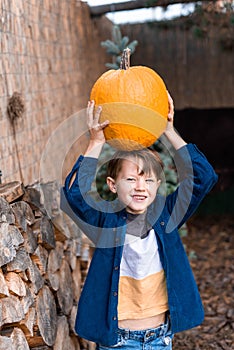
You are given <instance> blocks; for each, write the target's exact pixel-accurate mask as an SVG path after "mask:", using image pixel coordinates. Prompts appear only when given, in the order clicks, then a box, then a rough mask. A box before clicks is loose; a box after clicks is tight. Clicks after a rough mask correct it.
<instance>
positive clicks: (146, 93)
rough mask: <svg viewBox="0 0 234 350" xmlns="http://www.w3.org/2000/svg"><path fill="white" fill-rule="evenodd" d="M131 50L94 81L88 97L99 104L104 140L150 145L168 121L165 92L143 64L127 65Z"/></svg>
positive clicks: (124, 144) (122, 144)
mask: <svg viewBox="0 0 234 350" xmlns="http://www.w3.org/2000/svg"><path fill="white" fill-rule="evenodd" d="M129 57H130V50H129V49H126V50H125V51H124V53H123V56H122V61H121V68H120V69H118V70H108V71H107V72H105V73H104V74H102V75H101V77H100V78H99V79H98V80H97V81H96V82H95V84H94V86H93V88H92V91H91V94H90V100H94V101H95V104H96V105H101V106H102V113H101V122H103V121H104V120H107V119H108V120H109V121H110V124H109V125H108V126H107V127H106V128H105V129H104V134H105V137H106V140H107V142H108V143H109V144H110V145H111V146H113V147H115V148H118V149H127V150H131V149H139V148H142V147H148V146H150V145H152V144H153V143H154V142H155V141H156V140H157V139H158V138H159V136H160V135H161V134H162V133H163V131H164V130H165V128H166V124H167V115H168V96H167V90H166V86H165V84H164V82H163V80H162V78H161V77H160V76H159V75H158V74H157V73H156V72H155V71H154V70H152V69H150V68H148V67H144V66H133V67H129Z"/></svg>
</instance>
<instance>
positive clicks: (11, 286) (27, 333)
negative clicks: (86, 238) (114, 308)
mask: <svg viewBox="0 0 234 350" xmlns="http://www.w3.org/2000/svg"><path fill="white" fill-rule="evenodd" d="M41 189H42V190H41ZM81 242H82V233H81V232H80V230H79V228H78V227H77V226H76V225H75V224H74V223H73V222H72V220H70V219H69V218H68V216H66V215H65V214H64V213H63V212H62V211H61V210H60V209H59V187H58V185H57V184H56V183H54V182H51V183H48V184H43V185H41V184H36V185H33V186H28V187H26V188H25V187H24V186H23V184H21V183H19V182H12V183H9V184H4V185H0V350H5V349H8V350H18V349H21V350H28V349H34V350H39V349H41V350H46V349H54V350H73V349H74V350H75V349H78V350H79V349H82V348H86V349H89V348H90V349H91V348H92V346H93V345H92V344H90V343H85V342H84V341H83V340H81V339H79V338H78V336H77V335H76V334H75V331H74V322H75V317H76V311H77V302H78V299H79V296H80V291H81V288H82V284H83V281H84V278H85V276H86V273H87V268H88V259H87V257H86V256H85V255H87V254H85V252H86V251H87V244H86V245H82V243H81Z"/></svg>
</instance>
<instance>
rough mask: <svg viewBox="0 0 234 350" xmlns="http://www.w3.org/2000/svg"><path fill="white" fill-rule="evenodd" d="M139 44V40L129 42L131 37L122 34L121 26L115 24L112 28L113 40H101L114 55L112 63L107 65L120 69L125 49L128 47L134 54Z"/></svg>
mask: <svg viewBox="0 0 234 350" xmlns="http://www.w3.org/2000/svg"><path fill="white" fill-rule="evenodd" d="M137 44H138V41H137V40H133V41H132V42H130V43H129V38H128V37H127V36H122V33H121V30H120V28H119V26H118V25H114V26H113V28H112V40H109V39H108V40H106V41H102V42H101V46H102V47H104V48H105V49H106V52H107V53H108V54H109V55H111V56H112V63H106V67H108V68H110V69H119V68H120V62H121V55H122V52H123V50H124V49H126V48H127V47H128V48H129V49H130V50H131V54H133V53H134V52H135V49H136V46H137Z"/></svg>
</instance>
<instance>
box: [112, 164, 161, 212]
mask: <svg viewBox="0 0 234 350" xmlns="http://www.w3.org/2000/svg"><path fill="white" fill-rule="evenodd" d="M141 169H142V164H141V161H138V162H137V163H136V161H135V160H134V159H133V160H130V159H124V160H123V162H122V166H121V169H120V171H119V173H118V175H117V178H116V180H114V179H112V178H111V177H108V178H107V183H108V186H109V188H110V190H111V191H112V192H114V193H117V195H118V198H119V200H120V201H121V202H122V203H124V204H125V205H126V210H127V212H129V213H132V214H142V213H144V212H145V210H146V209H147V208H148V206H149V205H150V204H151V203H152V202H153V201H154V199H155V197H156V194H157V190H158V187H159V186H160V180H158V179H157V178H156V175H155V174H154V173H150V174H144V173H143V172H142V171H141Z"/></svg>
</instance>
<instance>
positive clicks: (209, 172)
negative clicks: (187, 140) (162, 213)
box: [166, 144, 218, 232]
mask: <svg viewBox="0 0 234 350" xmlns="http://www.w3.org/2000/svg"><path fill="white" fill-rule="evenodd" d="M174 161H175V165H176V168H177V172H178V176H179V186H178V188H177V190H176V191H175V192H174V193H172V194H171V195H169V196H168V197H167V200H166V208H167V211H168V213H169V216H170V219H169V221H168V223H167V227H166V232H171V231H172V230H173V229H175V228H176V227H180V226H181V225H183V224H184V223H185V221H186V220H187V219H188V218H189V217H190V216H191V215H192V214H193V213H194V212H195V210H196V209H197V207H198V206H199V204H200V203H201V201H202V200H203V198H204V197H205V195H206V194H207V193H208V192H209V191H210V190H211V189H212V187H213V186H214V184H215V183H216V182H217V179H218V176H217V175H216V173H215V171H214V169H213V167H212V166H211V164H210V163H209V162H208V160H207V159H206V157H205V156H204V154H203V153H202V152H201V151H199V149H198V148H197V146H196V145H194V144H188V145H186V146H183V147H181V148H180V149H179V150H178V151H177V152H176V154H175V158H174Z"/></svg>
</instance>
